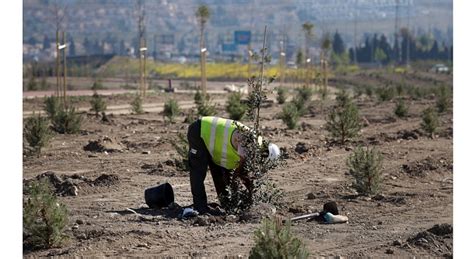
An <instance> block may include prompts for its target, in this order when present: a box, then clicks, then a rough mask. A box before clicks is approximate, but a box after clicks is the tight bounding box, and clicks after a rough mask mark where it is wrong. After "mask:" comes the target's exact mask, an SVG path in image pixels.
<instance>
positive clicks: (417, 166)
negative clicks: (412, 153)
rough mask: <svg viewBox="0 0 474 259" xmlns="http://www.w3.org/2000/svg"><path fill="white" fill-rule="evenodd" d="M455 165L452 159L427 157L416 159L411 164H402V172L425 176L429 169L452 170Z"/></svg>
mask: <svg viewBox="0 0 474 259" xmlns="http://www.w3.org/2000/svg"><path fill="white" fill-rule="evenodd" d="M452 169H453V165H452V162H451V161H448V160H447V159H445V158H442V157H441V158H433V157H431V156H428V157H426V158H425V159H423V160H419V161H415V162H412V163H410V164H404V165H402V172H403V173H406V174H409V175H412V176H421V177H425V176H426V175H427V173H428V171H439V170H452Z"/></svg>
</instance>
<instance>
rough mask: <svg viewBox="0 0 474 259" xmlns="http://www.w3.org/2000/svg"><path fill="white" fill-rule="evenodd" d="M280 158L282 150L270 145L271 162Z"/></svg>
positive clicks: (269, 156)
mask: <svg viewBox="0 0 474 259" xmlns="http://www.w3.org/2000/svg"><path fill="white" fill-rule="evenodd" d="M279 156H280V148H279V147H278V146H277V145H275V144H273V143H270V144H268V158H269V159H270V160H275V159H277V158H278V157H279Z"/></svg>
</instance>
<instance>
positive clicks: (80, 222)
mask: <svg viewBox="0 0 474 259" xmlns="http://www.w3.org/2000/svg"><path fill="white" fill-rule="evenodd" d="M76 223H77V224H79V225H82V224H84V220H82V219H78V220H76Z"/></svg>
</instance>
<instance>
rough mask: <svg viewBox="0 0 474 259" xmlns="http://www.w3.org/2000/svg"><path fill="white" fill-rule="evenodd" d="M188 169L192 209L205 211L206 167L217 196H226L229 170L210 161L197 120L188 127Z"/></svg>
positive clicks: (199, 121)
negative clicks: (209, 172)
mask: <svg viewBox="0 0 474 259" xmlns="http://www.w3.org/2000/svg"><path fill="white" fill-rule="evenodd" d="M188 142H189V152H188V158H189V167H190V168H191V172H190V182H191V193H192V194H193V202H194V209H196V210H198V211H199V210H205V209H207V195H206V189H205V187H204V180H205V179H206V173H207V167H209V169H210V171H211V175H212V179H213V181H214V186H215V188H216V192H217V195H218V196H221V195H226V193H227V191H226V186H227V185H228V184H229V179H230V170H227V169H225V168H224V167H221V166H219V165H216V164H215V163H214V162H213V161H212V157H211V154H210V153H209V151H208V150H207V147H206V144H205V143H204V140H203V139H202V138H201V120H200V119H199V120H197V121H195V122H193V123H192V124H191V125H189V128H188Z"/></svg>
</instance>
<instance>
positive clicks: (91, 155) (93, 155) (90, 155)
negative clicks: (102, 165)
mask: <svg viewBox="0 0 474 259" xmlns="http://www.w3.org/2000/svg"><path fill="white" fill-rule="evenodd" d="M87 157H97V155H95V154H89V155H87Z"/></svg>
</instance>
